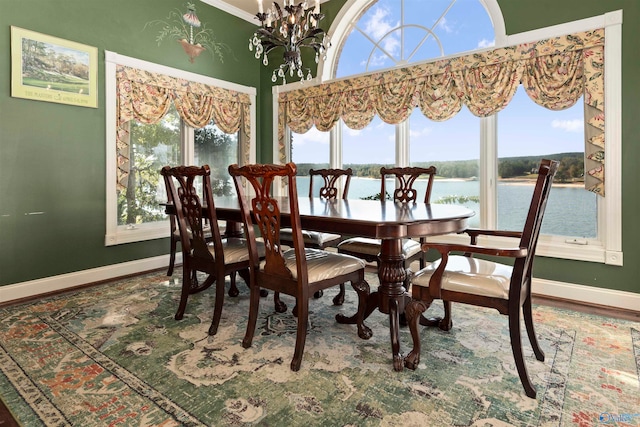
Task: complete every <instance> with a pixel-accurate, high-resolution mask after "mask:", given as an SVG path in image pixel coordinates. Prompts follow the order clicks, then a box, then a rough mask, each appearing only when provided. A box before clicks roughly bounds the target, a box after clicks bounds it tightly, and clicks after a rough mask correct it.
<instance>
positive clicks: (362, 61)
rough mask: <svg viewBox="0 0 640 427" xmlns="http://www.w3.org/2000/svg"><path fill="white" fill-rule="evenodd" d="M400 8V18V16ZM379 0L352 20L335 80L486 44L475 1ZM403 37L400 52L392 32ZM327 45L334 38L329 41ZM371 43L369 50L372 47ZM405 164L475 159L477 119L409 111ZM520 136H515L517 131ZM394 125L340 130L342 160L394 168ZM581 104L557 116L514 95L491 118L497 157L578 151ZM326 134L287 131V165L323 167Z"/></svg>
mask: <svg viewBox="0 0 640 427" xmlns="http://www.w3.org/2000/svg"><path fill="white" fill-rule="evenodd" d="M401 4H403V6H404V15H402V14H400V12H399V11H400V10H401ZM426 4H427V2H426V1H425V0H404V2H402V0H380V1H379V2H378V3H377V4H375V5H374V6H373V7H371V8H370V9H369V10H367V11H366V12H365V14H364V15H363V16H362V17H361V18H360V20H359V21H358V24H357V26H356V27H357V28H356V29H354V30H353V31H352V32H351V33H350V34H349V36H348V37H347V38H346V39H345V42H344V44H343V46H338V45H337V42H336V41H334V43H333V46H332V47H331V49H341V55H340V58H339V60H338V67H337V73H336V77H344V76H348V75H353V74H359V73H363V72H366V71H375V70H379V69H383V68H388V67H391V66H394V65H395V64H404V63H411V62H415V61H420V60H426V59H430V58H435V57H440V56H449V55H455V54H460V53H461V52H467V51H470V50H475V49H484V48H488V47H491V46H493V45H494V32H493V27H492V24H491V21H490V19H489V17H488V15H487V13H486V11H485V10H484V8H482V6H481V5H480V4H479V2H478V1H477V0H429V2H428V4H429V7H427V6H425V5H426ZM403 24H404V26H405V27H406V31H405V32H404V47H405V48H404V49H402V48H401V47H402V46H403V42H402V40H403V39H402V37H401V35H400V32H399V31H397V30H396V31H394V28H397V27H398V26H400V25H403ZM334 40H335V39H334ZM376 42H377V45H376V44H374V43H376ZM410 123H411V125H410V140H411V160H412V161H444V160H468V159H477V158H478V157H479V152H478V150H479V148H478V135H479V127H480V120H479V119H478V118H477V117H475V116H473V115H472V114H471V113H470V112H469V111H468V110H467V109H466V107H464V106H463V109H462V111H461V112H460V113H458V114H457V115H456V116H455V117H454V118H452V119H450V120H447V121H445V122H434V121H431V120H429V119H427V118H426V117H424V116H423V115H422V113H421V112H420V110H419V109H416V110H414V112H413V114H412V116H411V118H410ZM525 129H526V131H523V130H525ZM395 132H396V131H395V126H394V125H389V124H386V123H384V122H382V121H381V120H380V119H379V118H377V117H376V118H375V119H374V120H373V121H372V123H371V124H370V125H369V126H368V127H367V128H366V129H363V130H359V131H356V130H352V129H349V128H347V127H346V126H344V125H343V141H344V143H343V144H344V149H343V163H345V164H348V163H386V164H393V163H395V148H394V141H395ZM583 136H584V131H583V107H582V99H580V100H578V102H577V103H576V104H575V105H574V106H573V107H570V108H568V109H566V110H563V111H551V110H547V109H545V108H544V107H540V106H538V105H537V104H535V103H534V102H533V101H531V100H530V99H528V96H527V95H526V93H525V92H524V90H522V87H520V89H519V90H518V93H517V94H516V96H515V97H514V99H513V100H512V101H511V103H510V104H509V105H508V106H507V108H505V109H504V110H503V111H501V112H500V113H499V114H498V141H499V148H498V156H499V157H513V156H524V155H544V154H553V153H559V152H573V151H583V150H584V142H583V141H584V139H583ZM328 147H329V133H328V132H319V131H318V130H317V129H315V127H314V128H312V129H311V130H310V131H309V132H307V133H305V134H294V154H293V160H294V161H295V162H298V163H320V162H326V163H328V162H329V148H328Z"/></svg>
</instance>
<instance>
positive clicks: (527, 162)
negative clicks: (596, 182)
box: [297, 153, 584, 182]
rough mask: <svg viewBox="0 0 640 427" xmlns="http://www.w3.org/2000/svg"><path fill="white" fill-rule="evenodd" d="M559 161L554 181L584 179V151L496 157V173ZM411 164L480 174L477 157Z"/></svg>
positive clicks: (451, 173) (520, 173)
mask: <svg viewBox="0 0 640 427" xmlns="http://www.w3.org/2000/svg"><path fill="white" fill-rule="evenodd" d="M543 158H545V159H552V160H558V161H560V165H559V167H558V172H557V173H556V178H555V181H556V182H578V181H583V180H584V153H558V154H549V155H546V156H523V157H505V158H499V159H498V175H499V177H500V178H503V179H508V178H526V177H527V176H528V175H532V174H535V173H536V172H537V170H538V166H539V164H540V159H543ZM297 166H298V175H308V174H309V169H323V168H327V167H328V165H327V164H326V163H298V164H297ZM383 166H385V167H393V165H390V164H379V163H364V164H345V165H344V168H345V169H346V168H351V169H352V170H353V176H356V177H372V178H375V177H378V176H380V168H381V167H383ZM412 166H417V167H429V166H435V167H436V169H437V170H438V177H440V178H461V179H474V178H477V177H478V176H479V175H480V172H479V170H478V161H477V160H451V161H440V162H418V163H415V164H413V165H412Z"/></svg>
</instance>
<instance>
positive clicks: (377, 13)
mask: <svg viewBox="0 0 640 427" xmlns="http://www.w3.org/2000/svg"><path fill="white" fill-rule="evenodd" d="M389 13H390V12H389V9H387V8H383V7H376V8H375V9H374V10H373V14H372V15H371V16H370V17H369V19H367V20H366V21H365V22H364V28H363V31H364V33H365V34H367V35H368V36H369V37H371V38H372V39H373V40H374V41H378V40H380V39H381V38H382V37H383V36H385V34H387V33H389V32H390V31H391V30H393V29H394V28H398V26H399V23H397V22H396V23H393V22H392V21H391V18H390V17H389ZM381 47H382V48H383V49H384V50H385V51H386V52H387V53H389V54H390V55H396V54H397V53H398V52H399V50H400V40H399V39H398V36H397V35H395V34H389V35H387V36H386V37H385V38H384V40H382V41H381ZM374 60H375V61H378V60H379V58H374Z"/></svg>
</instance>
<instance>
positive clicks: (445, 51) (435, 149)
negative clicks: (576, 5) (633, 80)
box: [283, 0, 622, 265]
mask: <svg viewBox="0 0 640 427" xmlns="http://www.w3.org/2000/svg"><path fill="white" fill-rule="evenodd" d="M414 3H415V2H411V1H409V0H404V1H403V0H380V1H374V0H371V1H365V2H362V1H347V2H346V4H345V6H344V8H343V9H342V10H341V12H340V14H339V16H338V17H337V18H336V20H335V21H334V24H333V27H332V28H331V29H330V32H333V34H334V36H333V39H334V42H333V44H334V48H333V49H331V50H330V52H329V56H328V60H327V61H325V63H324V64H322V67H321V70H322V75H323V80H324V81H325V82H326V81H327V80H329V79H332V78H338V79H337V81H339V80H340V79H344V78H345V77H346V76H347V75H349V76H350V77H353V74H357V73H360V75H362V74H363V73H364V74H367V73H370V72H371V70H374V69H377V68H378V67H382V68H384V67H390V66H393V65H394V64H395V65H396V67H397V66H403V65H406V64H407V63H408V62H411V61H413V60H414V58H415V60H424V59H425V58H426V57H425V54H420V55H418V54H416V55H413V56H412V54H411V53H410V52H418V51H420V49H422V48H420V49H416V46H417V44H415V43H414V45H413V47H409V48H407V47H403V46H405V45H407V44H409V43H407V42H409V41H410V40H409V39H411V38H412V36H411V32H410V31H408V28H409V27H410V26H412V25H413V26H414V27H413V28H414V29H415V28H420V29H421V30H422V31H425V32H428V33H429V35H430V37H432V38H433V40H434V41H435V42H436V44H437V45H438V46H440V49H439V51H438V49H434V48H431V49H426V50H425V52H426V51H429V52H431V54H432V55H433V53H434V52H438V55H439V56H452V53H458V52H465V51H467V50H470V49H479V50H486V49H487V46H491V45H492V44H493V40H495V44H496V45H497V46H510V45H515V44H519V43H525V42H532V41H537V40H543V39H547V38H551V37H556V36H562V35H565V34H572V33H576V32H580V31H588V30H592V29H597V28H605V37H606V44H605V54H604V57H605V58H606V63H605V69H606V73H605V83H604V88H605V91H606V94H605V104H606V111H607V125H606V127H605V139H606V141H607V155H606V159H605V170H606V171H607V177H606V180H605V186H606V197H600V196H596V195H595V194H591V193H590V192H588V191H586V190H584V189H582V188H575V185H574V184H573V183H577V182H578V181H579V180H580V175H581V174H580V168H582V169H584V164H583V163H582V162H581V160H580V158H581V157H582V156H583V155H584V142H583V141H584V139H583V138H584V133H583V131H580V132H574V130H575V129H576V127H575V126H573V125H576V124H580V123H583V122H584V113H583V112H582V111H581V110H582V105H583V103H582V100H578V103H577V104H575V106H574V107H572V108H570V109H568V110H565V111H551V110H547V111H541V112H539V113H538V112H536V116H535V118H534V117H533V116H531V111H533V110H535V109H537V110H545V109H544V108H543V107H539V106H537V105H536V104H535V103H533V102H532V101H530V100H529V99H527V96H526V94H524V93H518V94H517V95H516V98H515V99H514V100H513V101H512V103H513V104H510V105H509V106H508V107H507V108H506V109H504V110H502V111H501V112H499V113H498V114H495V115H494V116H491V117H487V118H477V117H475V116H473V115H472V114H470V113H469V112H468V111H466V109H465V107H464V106H463V108H462V111H461V112H460V113H458V114H457V115H456V116H455V117H454V118H452V119H450V120H447V121H445V122H433V121H430V120H428V119H426V118H425V117H423V116H422V114H421V113H420V112H419V110H418V111H414V112H413V114H412V115H411V116H410V118H409V119H408V120H406V121H405V122H404V123H401V124H399V125H396V126H395V127H396V129H395V137H394V138H393V149H394V150H395V164H396V165H398V166H405V165H411V164H413V165H417V164H420V163H423V162H426V163H429V164H435V165H436V166H438V165H439V164H440V166H441V167H440V168H439V171H441V172H442V173H444V172H445V168H444V166H445V165H446V163H443V162H448V163H449V164H448V165H447V167H449V168H453V167H454V166H455V167H457V168H458V169H459V171H458V172H456V174H455V175H453V176H451V177H450V178H451V179H452V182H455V181H457V180H460V179H463V178H464V179H465V180H466V181H467V184H466V185H467V189H466V190H464V194H446V195H445V196H454V195H455V196H463V197H464V198H466V199H464V200H465V201H464V203H465V204H466V203H470V204H473V203H474V202H476V201H477V207H476V211H477V217H476V218H475V219H474V221H477V222H478V224H477V225H478V226H482V227H488V228H496V227H497V228H511V227H516V228H519V227H518V226H517V221H518V220H516V221H515V222H514V223H509V218H510V217H516V218H517V216H514V215H513V212H509V211H508V210H507V209H508V208H509V207H510V206H512V205H513V197H512V196H513V194H512V193H513V191H516V190H522V189H521V188H515V187H516V186H515V185H513V182H510V183H505V182H501V181H502V180H501V181H499V178H500V177H501V174H502V173H504V174H505V175H507V176H510V177H511V179H512V180H515V179H518V178H520V179H523V178H526V175H527V174H528V172H527V171H522V172H523V173H522V174H521V175H519V176H515V175H513V174H512V173H508V168H512V167H513V166H514V164H515V163H517V162H518V158H519V157H531V156H533V158H534V163H537V162H535V158H538V159H539V158H540V157H542V156H544V155H551V154H565V153H567V154H571V156H568V157H567V159H568V160H567V161H568V162H569V161H570V163H571V164H568V163H567V165H566V166H567V167H566V168H565V169H566V170H565V171H562V173H563V174H565V173H566V177H564V178H565V181H566V184H563V185H557V186H556V187H555V188H554V190H553V192H552V196H551V197H552V199H551V201H553V199H554V198H556V199H561V200H562V204H563V205H565V207H567V208H568V209H569V212H574V215H573V216H575V212H580V214H581V215H580V222H582V224H576V223H575V222H574V221H571V222H573V223H572V224H568V223H569V222H570V221H566V219H565V220H564V221H563V220H562V217H563V216H566V215H567V211H564V212H557V213H553V212H552V209H550V210H549V216H557V217H558V219H557V221H556V223H557V224H555V225H554V226H552V225H551V221H546V222H545V228H544V229H543V233H544V235H543V236H542V237H541V240H540V244H539V247H538V254H540V255H544V256H553V257H559V258H569V259H577V260H585V261H594V262H605V263H609V264H617V265H621V263H622V254H621V252H620V251H621V222H620V221H621V218H620V165H621V163H620V149H621V147H620V142H621V141H620V123H619V119H618V117H619V111H620V110H619V109H620V86H619V78H620V31H621V21H622V19H621V18H622V15H621V13H620V12H611V13H608V14H606V15H602V16H600V17H595V18H589V19H585V20H581V21H576V22H572V23H568V24H565V25H559V26H554V27H550V28H547V29H540V30H535V31H531V32H528V33H524V34H517V35H513V36H509V37H507V36H506V35H505V31H504V22H503V20H502V16H501V14H500V10H499V7H498V4H497V2H496V1H493V0H482V1H481V0H478V1H475V0H468V1H462V0H457V1H456V0H442V1H438V2H433V5H434V7H435V9H434V10H433V11H431V10H427V9H430V8H426V7H425V6H424V4H422V6H421V7H422V10H423V13H421V14H417V13H407V12H410V11H411V10H412V9H411V7H412V5H413V4H414ZM471 4H475V6H473V7H479V8H480V9H478V10H480V11H482V13H480V14H479V13H477V11H476V13H474V14H469V15H466V14H465V10H470V9H469V8H470V7H472V6H470V5H471ZM430 6H431V2H430ZM461 6H463V7H461ZM398 11H399V12H398ZM432 12H433V13H432ZM454 12H455V13H454ZM423 17H425V19H424V20H422V21H420V22H416V21H417V20H421V19H422V18H423ZM410 20H413V21H410ZM492 23H493V27H492V28H491V25H492ZM403 29H406V30H407V31H403ZM449 31H450V32H451V33H450V34H452V35H454V36H451V37H449V38H447V36H448V34H449V33H448V32H449ZM415 37H417V36H415ZM394 38H395V39H394ZM463 39H467V42H466V43H463V44H462V45H460V46H457V45H456V44H455V43H456V41H460V40H463ZM392 40H395V42H393V43H392ZM421 40H422V39H421ZM470 40H472V41H473V40H474V41H475V43H472V42H471V41H470ZM358 43H360V44H361V45H362V46H364V47H361V48H360V49H358V48H357V45H358ZM367 43H368V46H369V47H366V46H367ZM425 44H426V40H425V43H423V45H425ZM449 44H452V47H451V49H450V48H449ZM332 55H333V56H332ZM283 91H286V89H284V90H283ZM524 118H527V120H526V121H525V122H523V121H522V120H523V119H524ZM536 121H537V122H536ZM541 121H544V126H541V125H540V123H542V122H541ZM523 123H526V124H524V125H523ZM554 123H555V125H554ZM373 126H374V124H373V122H372V123H371V124H369V128H372V129H373ZM518 126H519V127H518ZM525 126H526V127H525ZM337 127H339V131H334V132H332V141H331V150H333V151H335V152H337V153H339V154H338V155H337V156H336V159H339V158H341V155H344V162H343V163H339V162H336V163H332V165H331V166H332V167H349V166H351V165H350V163H349V161H348V160H347V157H346V153H347V152H348V151H349V150H350V149H351V147H352V146H354V145H356V144H357V142H356V141H349V139H348V138H349V135H348V134H349V133H350V130H349V129H348V128H345V127H343V125H342V124H341V125H338V126H337ZM578 127H579V126H578ZM513 129H518V130H519V135H520V136H517V135H518V134H514V133H513ZM522 129H527V131H526V132H522ZM543 131H548V132H544V133H543ZM359 132H360V133H359V135H358V136H360V135H362V134H363V131H359ZM523 134H526V135H523ZM371 135H375V136H376V137H377V139H378V141H375V140H372V139H368V140H366V147H367V148H366V149H365V150H362V151H361V152H360V155H359V156H358V160H359V163H368V162H372V161H375V162H376V163H385V162H386V159H385V157H383V156H381V155H379V154H376V157H375V158H372V159H371V160H370V159H369V158H367V155H368V154H369V153H374V152H377V151H376V148H375V147H376V146H377V144H379V145H380V146H382V145H383V144H384V143H383V141H382V139H384V138H388V134H387V133H386V132H379V133H378V132H371ZM549 135H551V136H552V137H551V138H550V137H549ZM523 139H526V140H528V141H529V142H527V143H522V140H523ZM534 140H536V141H535V142H531V141H534ZM546 140H552V141H554V144H552V145H551V146H552V147H553V150H552V151H549V147H550V146H547V147H546V149H544V146H543V145H542V144H541V143H540V141H546ZM576 142H577V143H576ZM385 154H386V152H385ZM453 160H456V164H451V162H450V161H453ZM507 160H509V161H507ZM474 165H477V175H474V176H460V173H461V172H460V168H465V170H466V169H467V168H473V166H474ZM569 169H571V171H570V173H569ZM465 173H467V172H466V171H465ZM356 175H357V174H356ZM356 187H357V182H353V181H352V186H351V190H350V196H355V193H356V191H355V188H356ZM569 187H571V188H570V189H569ZM574 189H575V191H576V193H579V194H580V197H579V198H578V199H576V200H572V201H571V202H570V203H567V197H565V196H564V194H563V195H560V193H561V192H567V193H568V192H572V191H573V190H574ZM507 190H508V191H507ZM434 191H435V190H434ZM451 191H453V190H451ZM460 191H463V190H460ZM522 194H524V192H522V193H521V195H522ZM450 198H452V197H450ZM526 199H527V197H526V195H525V196H523V200H525V201H526ZM550 203H551V202H550ZM572 218H573V217H572ZM452 238H454V239H455V236H453V237H452Z"/></svg>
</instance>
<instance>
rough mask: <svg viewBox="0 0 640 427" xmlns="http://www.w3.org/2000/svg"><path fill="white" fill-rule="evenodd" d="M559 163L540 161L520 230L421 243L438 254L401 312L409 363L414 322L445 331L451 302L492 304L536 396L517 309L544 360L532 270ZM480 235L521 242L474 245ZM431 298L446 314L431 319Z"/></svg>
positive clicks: (413, 360)
mask: <svg viewBox="0 0 640 427" xmlns="http://www.w3.org/2000/svg"><path fill="white" fill-rule="evenodd" d="M557 169H558V162H557V161H554V160H546V159H545V160H542V161H541V163H540V167H539V170H538V177H537V180H536V185H535V188H534V190H533V197H532V199H531V204H530V206H529V212H528V214H527V218H526V221H525V224H524V229H523V231H521V232H519V231H503V230H479V229H468V230H466V231H464V232H463V233H466V234H468V235H469V237H470V244H468V245H465V244H444V243H425V244H424V245H423V246H422V249H423V250H424V251H426V250H428V249H435V250H437V251H438V252H440V256H441V258H440V259H439V260H437V261H435V262H433V263H431V264H429V265H427V266H426V267H425V268H424V269H422V270H420V271H419V272H417V273H416V274H415V275H414V276H413V277H412V278H411V283H412V286H413V290H412V300H411V301H410V302H409V303H408V305H407V307H406V310H405V314H406V316H407V322H408V323H409V328H410V331H411V338H412V340H413V349H412V350H411V352H410V353H409V354H408V355H407V356H406V357H405V360H404V364H405V366H406V367H407V368H409V369H416V367H417V366H418V364H419V363H420V349H421V346H420V333H419V331H418V323H420V324H424V325H436V324H437V325H438V326H439V327H440V329H442V330H444V331H449V330H450V329H451V327H452V325H453V323H452V320H451V302H460V303H464V304H470V305H475V306H481V307H490V308H495V309H497V310H498V311H499V312H500V313H501V314H504V315H507V316H508V319H509V322H508V323H509V336H510V339H511V350H512V352H513V357H514V359H515V364H516V368H517V370H518V375H519V376H520V381H521V382H522V385H523V387H524V390H525V393H526V395H527V396H529V397H531V398H535V397H536V389H535V387H534V385H533V384H532V383H531V380H530V379H529V375H528V373H527V367H526V365H525V361H524V357H523V353H522V342H521V338H520V311H521V310H522V312H523V317H524V323H525V327H526V330H527V335H528V336H529V342H530V343H531V347H532V348H533V353H534V354H535V357H536V359H537V360H539V361H544V352H543V351H542V349H541V348H540V345H539V344H538V340H537V338H536V334H535V331H534V326H533V318H532V314H531V272H532V269H533V261H534V257H535V252H536V246H537V243H538V236H539V234H540V227H541V225H542V218H543V216H544V211H545V208H546V205H547V199H548V197H549V192H550V190H551V185H552V183H553V177H554V176H555V174H556V171H557ZM479 236H494V237H507V238H516V239H519V244H517V245H514V246H500V247H488V246H482V245H478V237H479ZM452 252H455V253H458V252H462V253H463V255H452V254H451V253H452ZM474 254H478V255H486V256H493V257H499V258H501V259H506V260H511V261H512V262H513V266H512V265H510V263H505V264H503V263H500V262H494V261H489V260H486V259H481V258H475V257H473V255H474ZM435 299H441V300H443V302H444V308H445V314H444V318H442V319H431V320H430V321H429V319H426V318H424V317H423V316H422V314H423V313H424V312H425V310H427V309H428V308H429V306H430V305H431V303H432V301H433V300H435Z"/></svg>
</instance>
